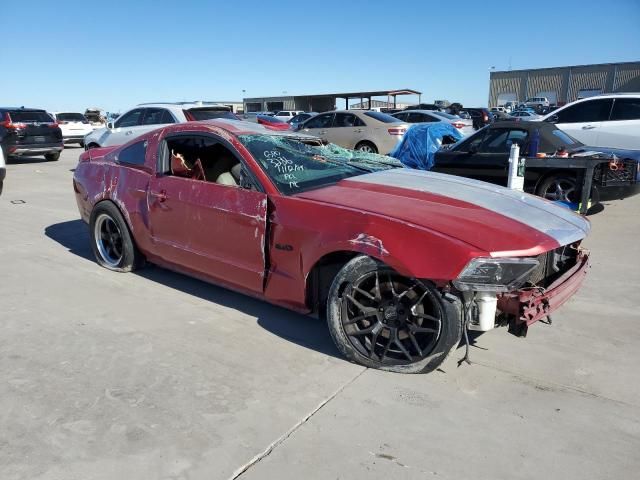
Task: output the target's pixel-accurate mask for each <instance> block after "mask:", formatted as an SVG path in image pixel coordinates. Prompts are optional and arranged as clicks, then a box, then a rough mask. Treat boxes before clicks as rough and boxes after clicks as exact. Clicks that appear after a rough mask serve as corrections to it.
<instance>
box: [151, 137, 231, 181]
mask: <svg viewBox="0 0 640 480" xmlns="http://www.w3.org/2000/svg"><path fill="white" fill-rule="evenodd" d="M163 149H164V153H163V155H162V156H163V159H164V160H163V164H164V165H163V166H162V169H161V170H162V173H164V174H165V175H170V176H174V177H183V178H188V179H190V180H198V181H203V182H210V183H217V184H219V185H226V186H229V187H239V186H240V177H241V171H242V168H243V167H242V163H241V162H240V160H239V157H238V155H237V154H236V153H234V152H232V151H231V150H230V149H229V148H227V147H226V146H225V145H223V144H222V143H221V142H220V141H218V140H217V139H216V138H212V137H209V136H198V135H194V136H183V135H181V136H178V137H173V138H167V139H166V140H165V141H164V146H163Z"/></svg>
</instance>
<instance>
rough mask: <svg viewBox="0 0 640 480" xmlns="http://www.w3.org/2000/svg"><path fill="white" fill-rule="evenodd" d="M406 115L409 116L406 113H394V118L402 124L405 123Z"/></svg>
mask: <svg viewBox="0 0 640 480" xmlns="http://www.w3.org/2000/svg"><path fill="white" fill-rule="evenodd" d="M408 115H409V114H408V113H396V114H395V115H394V117H396V118H397V119H398V120H402V121H403V122H407V121H408V120H407V116H408Z"/></svg>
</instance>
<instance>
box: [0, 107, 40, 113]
mask: <svg viewBox="0 0 640 480" xmlns="http://www.w3.org/2000/svg"><path fill="white" fill-rule="evenodd" d="M0 110H23V111H25V112H46V110H45V109H44V108H29V107H0Z"/></svg>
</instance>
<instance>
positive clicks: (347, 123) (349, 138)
mask: <svg viewBox="0 0 640 480" xmlns="http://www.w3.org/2000/svg"><path fill="white" fill-rule="evenodd" d="M364 127H365V124H364V122H363V121H362V120H360V119H359V118H358V117H357V116H356V115H354V114H353V113H345V112H336V114H335V116H334V117H333V123H332V124H331V128H329V129H328V131H327V137H326V138H327V140H328V141H329V142H331V143H335V144H336V145H340V146H341V147H344V148H355V146H356V145H357V144H358V142H360V140H362V139H363V138H364Z"/></svg>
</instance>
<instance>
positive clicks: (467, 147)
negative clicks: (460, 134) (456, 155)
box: [455, 130, 487, 152]
mask: <svg viewBox="0 0 640 480" xmlns="http://www.w3.org/2000/svg"><path fill="white" fill-rule="evenodd" d="M486 133H487V132H486V130H483V131H480V132H478V133H476V134H475V135H472V136H471V137H469V138H468V139H466V140H465V141H464V142H462V143H461V144H460V146H459V147H458V148H456V149H455V151H457V152H470V151H471V150H472V149H475V150H478V149H479V148H480V144H481V143H482V140H483V139H484V136H485V134H486Z"/></svg>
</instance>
